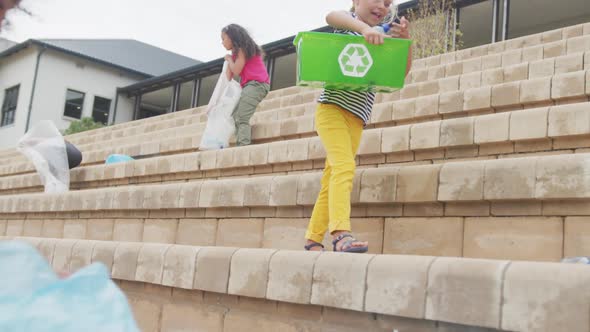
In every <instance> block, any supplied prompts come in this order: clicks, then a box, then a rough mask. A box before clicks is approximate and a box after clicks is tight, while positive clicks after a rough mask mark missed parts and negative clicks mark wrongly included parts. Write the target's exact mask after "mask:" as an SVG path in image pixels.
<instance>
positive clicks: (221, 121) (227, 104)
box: [199, 61, 242, 150]
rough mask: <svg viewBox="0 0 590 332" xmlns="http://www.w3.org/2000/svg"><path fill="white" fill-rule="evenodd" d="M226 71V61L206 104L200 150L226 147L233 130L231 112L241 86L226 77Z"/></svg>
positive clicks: (240, 91) (233, 124) (236, 101)
mask: <svg viewBox="0 0 590 332" xmlns="http://www.w3.org/2000/svg"><path fill="white" fill-rule="evenodd" d="M226 71H227V61H226V62H225V63H224V64H223V69H222V71H221V75H219V79H218V80H217V84H216V85H215V89H214V90H213V94H212V96H211V100H210V101H209V105H207V125H206V127H205V131H204V132H203V136H202V137H201V144H199V149H201V150H216V149H223V148H227V147H228V146H229V139H230V137H231V135H233V134H234V131H235V123H234V119H233V117H232V113H233V111H234V108H235V107H236V105H237V104H238V101H239V100H240V95H241V94H242V88H241V87H240V83H238V82H236V81H235V80H233V79H232V80H228V79H227V77H226V75H225V73H226Z"/></svg>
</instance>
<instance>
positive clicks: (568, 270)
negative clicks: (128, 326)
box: [3, 238, 590, 331]
mask: <svg viewBox="0 0 590 332" xmlns="http://www.w3.org/2000/svg"><path fill="white" fill-rule="evenodd" d="M10 239H11V238H3V240H10ZM17 240H21V241H27V242H29V243H32V244H33V245H36V247H37V248H39V250H41V251H42V253H43V255H44V256H45V257H51V259H52V260H51V261H52V262H56V261H58V262H59V264H58V265H59V266H60V267H61V266H64V265H68V262H69V263H70V264H69V265H70V266H71V265H72V264H71V263H72V262H73V261H74V260H75V258H74V257H73V255H71V252H70V251H69V250H64V249H63V248H70V247H72V246H73V247H76V246H78V247H79V246H81V245H82V246H85V243H89V244H90V246H94V252H93V254H92V256H93V257H100V261H101V262H112V261H116V259H115V257H116V256H119V257H120V254H116V250H114V249H115V248H117V247H121V248H123V247H126V246H127V245H126V244H125V243H110V242H101V241H85V240H79V241H74V242H72V241H71V240H62V239H43V240H39V239H36V238H18V239H17ZM108 248H111V249H113V250H108ZM146 249H147V250H146ZM208 249H209V248H196V247H195V248H194V249H190V247H187V246H174V245H172V246H163V245H152V246H149V247H146V246H145V245H144V247H143V248H142V249H141V250H140V254H139V256H138V258H137V266H138V271H137V273H136V276H135V280H132V281H143V282H146V283H147V284H153V285H162V284H163V283H164V282H163V281H162V278H161V275H162V269H163V266H170V263H165V262H164V260H168V259H172V260H174V261H178V259H177V258H172V257H173V256H178V255H179V254H180V253H184V255H187V254H188V255H189V256H190V259H191V260H192V259H193V258H192V257H194V255H195V253H196V260H197V262H198V261H199V256H200V255H201V254H205V255H207V256H208V257H212V256H211V254H210V253H209V254H208V253H206V252H205V250H208ZM211 249H212V250H222V249H223V248H211ZM166 251H167V252H168V254H165V252H166ZM231 252H233V253H234V254H232V255H231V256H226V257H228V259H229V261H226V262H227V263H226V264H228V263H229V265H231V272H230V273H229V283H227V282H225V283H223V284H224V285H225V286H224V287H221V288H219V287H217V288H216V292H217V293H221V294H228V296H230V295H231V294H232V293H233V294H237V293H239V294H242V295H240V299H239V301H242V298H243V300H244V301H250V300H247V299H251V298H252V297H259V298H262V299H266V300H271V301H272V300H278V301H280V302H279V306H281V305H282V303H303V304H309V302H308V301H309V294H310V293H309V291H310V290H311V303H312V304H316V305H321V306H323V307H325V308H330V309H329V310H331V311H333V310H336V309H344V310H353V311H356V312H360V313H363V312H364V313H373V314H385V315H390V316H396V317H405V318H412V319H421V320H429V321H438V322H448V323H453V324H461V325H467V326H474V327H489V328H494V329H506V330H519V331H522V330H526V331H545V330H551V329H552V328H557V329H561V328H563V327H567V328H566V330H567V331H586V330H588V328H589V326H588V322H590V310H589V309H590V286H589V285H590V269H588V268H587V267H585V266H579V265H572V264H560V263H531V262H510V261H495V260H482V259H477V260H474V259H464V258H442V257H439V258H434V257H422V256H390V255H379V256H373V255H354V254H338V253H310V252H299V253H296V257H295V258H296V259H295V262H301V264H296V268H295V269H293V271H292V272H286V274H277V273H284V272H283V268H282V267H283V266H284V264H285V263H287V261H286V260H285V259H286V258H287V257H289V255H291V254H292V252H289V251H274V250H263V249H259V250H252V249H238V250H237V251H235V249H229V251H228V253H231ZM172 253H173V254H172ZM96 260H99V259H96ZM96 260H95V261H96ZM172 265H174V264H172ZM140 267H141V268H140ZM186 268H188V269H189V270H190V269H191V264H189V265H186ZM193 268H194V270H193V271H192V272H191V271H188V270H186V269H185V268H183V269H182V271H180V270H178V272H175V271H174V270H173V269H167V271H168V273H167V276H168V278H172V279H174V277H175V275H176V274H178V276H179V277H180V276H189V275H190V274H195V275H197V274H200V275H201V276H202V277H201V280H206V279H208V280H215V279H217V278H219V277H220V275H219V272H218V269H217V268H216V266H215V265H210V264H203V263H201V264H196V265H194V267H193ZM277 268H278V269H279V270H277ZM288 270H289V268H287V269H286V271H288ZM296 271H298V272H296ZM187 273H188V274H187ZM299 274H300V275H301V277H299V276H298V275H299ZM312 274H313V279H312V278H310V277H309V276H311V275H312ZM206 275H208V276H207V277H204V276H206ZM269 275H270V278H268V276H269ZM283 276H284V277H283ZM184 279H186V277H181V278H180V279H179V280H184ZM145 280H150V281H145ZM124 285H125V284H124ZM182 285H183V288H184V287H185V286H186V285H187V283H184V282H183V283H182ZM203 285H205V283H203V282H198V283H195V284H194V285H193V286H192V287H190V288H188V289H189V290H191V289H192V290H200V291H205V292H209V289H210V288H211V287H208V286H203ZM281 285H284V287H283V288H282V289H281ZM146 287H147V286H146ZM124 289H125V288H124ZM134 290H135V289H134ZM176 290H177V288H173V291H172V293H171V294H172V298H174V296H175V295H174V294H176ZM246 293H247V294H246ZM163 294H164V293H162V295H163ZM243 294H246V295H243ZM239 301H238V302H239ZM236 303H237V302H236ZM260 304H262V303H260ZM273 306H274V308H273V309H272V310H276V304H274V305H273ZM257 307H258V308H259V309H261V310H262V309H263V308H264V307H261V306H260V305H259V306H257ZM333 312H335V311H333ZM580 324H582V325H580ZM428 331H430V330H428Z"/></svg>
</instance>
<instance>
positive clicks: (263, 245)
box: [0, 23, 590, 332]
mask: <svg viewBox="0 0 590 332" xmlns="http://www.w3.org/2000/svg"><path fill="white" fill-rule="evenodd" d="M406 83H407V84H406V87H405V88H404V89H402V90H400V91H398V92H396V93H392V94H379V95H378V96H377V103H376V105H375V107H374V111H373V117H372V120H371V123H370V124H369V126H368V127H367V128H366V130H365V132H364V133H363V139H362V142H361V146H360V148H359V155H358V159H357V164H358V166H357V170H356V173H357V174H356V176H355V183H354V189H353V194H352V203H353V208H352V217H353V219H352V226H353V231H354V232H355V234H356V235H357V236H358V237H359V238H361V239H366V240H368V241H369V242H370V253H369V254H367V255H343V254H336V253H331V252H325V253H321V254H320V253H309V252H303V251H302V244H303V241H304V239H303V236H304V232H305V228H306V225H307V222H308V218H309V217H310V214H311V210H312V207H313V204H314V201H315V198H316V196H317V193H318V191H319V184H320V176H321V170H322V168H323V166H324V162H325V152H324V151H323V148H322V145H321V142H320V141H319V138H318V137H317V136H316V133H315V131H314V117H313V113H314V111H315V100H316V99H317V96H318V94H319V92H320V91H317V90H311V89H306V88H299V87H291V88H287V89H282V90H277V91H272V92H271V93H270V94H269V95H268V96H267V98H266V99H265V100H264V101H263V102H262V103H261V104H260V106H259V109H258V110H257V112H256V114H255V115H254V117H253V119H252V123H253V140H254V144H253V145H251V146H247V147H239V148H238V147H232V148H228V149H224V150H219V151H197V146H198V144H199V142H200V136H201V133H202V131H203V130H204V127H205V123H206V115H205V114H204V108H196V109H190V110H186V111H181V112H177V113H172V114H167V115H163V116H159V117H156V118H150V119H145V120H140V121H134V122H130V123H125V124H121V125H116V126H112V127H107V128H102V129H97V130H93V131H89V132H84V133H80V134H76V135H71V136H68V137H67V139H68V140H69V141H70V142H72V143H74V144H76V145H77V146H78V147H79V148H80V149H81V150H82V151H83V153H84V161H83V164H82V166H81V167H79V168H77V169H75V170H73V171H72V173H71V181H72V184H71V188H72V190H71V191H70V192H69V193H66V194H60V195H55V194H53V195H52V194H43V193H42V186H41V183H40V181H39V178H38V176H37V175H36V174H35V173H34V169H33V167H32V165H31V164H30V163H28V162H27V161H26V159H25V158H24V157H22V156H21V155H19V154H18V152H16V151H15V150H14V149H12V150H11V149H7V150H3V151H0V236H3V238H4V239H21V240H24V241H28V242H30V243H32V244H33V245H35V246H37V248H39V250H40V252H41V253H42V254H43V255H44V256H45V257H47V259H48V260H49V261H50V262H51V264H52V265H53V266H54V267H55V268H56V269H58V270H66V271H72V272H73V271H75V270H77V269H79V268H80V267H83V266H85V265H87V264H89V263H92V262H102V263H104V264H105V265H106V266H107V267H108V268H109V269H110V271H111V272H112V276H113V279H114V280H116V282H117V283H118V284H119V285H120V286H121V288H122V289H123V290H124V291H125V292H126V293H127V294H128V296H129V299H130V302H131V304H132V306H133V308H134V311H135V313H136V316H137V319H138V322H139V324H140V326H141V327H142V329H143V330H144V331H176V330H182V329H187V330H188V329H196V330H203V331H249V330H254V329H257V330H262V331H276V330H281V331H282V330H285V331H332V330H339V331H342V330H343V331H358V330H361V329H364V330H368V331H392V330H397V331H399V332H406V331H492V330H509V331H590V296H589V295H590V286H588V285H589V281H590V270H589V269H588V268H587V267H586V266H576V265H567V264H556V263H555V262H557V261H559V260H561V259H562V258H563V257H566V256H578V255H589V252H590V242H589V241H588V239H590V204H589V203H590V23H588V24H583V25H578V26H573V27H568V28H564V29H559V30H554V31H548V32H545V33H541V34H536V35H532V36H527V37H522V38H518V39H513V40H508V41H505V42H499V43H495V44H491V45H484V46H481V47H476V48H472V49H466V50H461V51H458V52H453V53H448V54H444V55H440V56H436V57H431V58H427V59H421V60H416V61H415V62H414V66H413V70H412V72H411V73H410V75H409V76H408V78H407V82H406ZM112 153H124V154H129V155H132V156H134V157H135V158H136V159H137V160H136V161H134V162H130V163H125V164H114V165H104V160H105V159H106V157H107V156H108V155H109V154H112ZM328 243H329V241H328V240H327V241H326V244H328ZM327 248H329V246H327Z"/></svg>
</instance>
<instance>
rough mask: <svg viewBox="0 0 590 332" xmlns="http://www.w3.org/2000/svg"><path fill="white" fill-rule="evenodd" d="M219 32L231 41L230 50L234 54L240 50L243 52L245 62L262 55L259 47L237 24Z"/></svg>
mask: <svg viewBox="0 0 590 332" xmlns="http://www.w3.org/2000/svg"><path fill="white" fill-rule="evenodd" d="M221 32H223V33H225V34H226V35H227V36H228V37H229V39H231V42H232V44H233V46H234V47H233V49H232V52H233V53H234V54H238V51H239V50H240V49H241V50H243V51H244V54H245V55H246V59H247V60H248V59H250V58H251V57H253V56H255V55H264V52H263V51H262V49H261V48H260V46H258V44H256V42H254V39H252V37H250V34H249V33H248V31H246V29H244V28H243V27H242V26H240V25H238V24H230V25H228V26H226V27H225V28H223V29H221Z"/></svg>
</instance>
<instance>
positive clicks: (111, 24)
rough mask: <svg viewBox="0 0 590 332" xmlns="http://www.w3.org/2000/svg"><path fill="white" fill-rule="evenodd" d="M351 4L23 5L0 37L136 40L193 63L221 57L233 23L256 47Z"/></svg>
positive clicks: (88, 0)
mask: <svg viewBox="0 0 590 332" xmlns="http://www.w3.org/2000/svg"><path fill="white" fill-rule="evenodd" d="M351 2H352V1H351V0H298V1H289V0H102V1H98V0H23V3H22V4H23V5H24V7H26V8H28V9H29V10H30V11H31V12H32V13H33V16H27V15H25V14H23V13H19V12H17V11H14V10H13V11H11V12H9V16H8V17H9V19H10V21H11V23H12V26H11V27H10V28H9V29H5V30H3V31H2V32H1V33H0V37H3V38H7V39H10V40H13V41H16V42H22V41H25V40H27V39H29V38H36V39H43V38H86V39H100V38H117V39H136V40H139V41H142V42H145V43H148V44H152V45H154V46H158V47H161V48H164V49H167V50H170V51H173V52H176V53H179V54H182V55H185V56H188V57H191V58H194V59H197V60H201V61H208V60H212V59H216V58H219V57H222V56H223V55H224V54H225V50H224V49H223V48H222V46H221V37H220V33H221V32H220V31H221V28H222V27H224V26H225V25H227V24H229V23H238V24H240V25H242V26H244V27H245V28H247V29H248V30H249V31H250V33H251V34H252V36H253V37H254V40H255V41H256V42H257V43H258V44H265V43H269V42H272V41H275V40H278V39H282V38H285V37H289V36H291V35H294V34H296V33H297V32H298V31H305V30H311V29H315V28H319V27H321V26H323V25H325V23H324V22H325V21H324V17H325V15H326V14H327V13H328V12H329V11H330V10H335V9H347V8H349V7H350V4H351Z"/></svg>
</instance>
